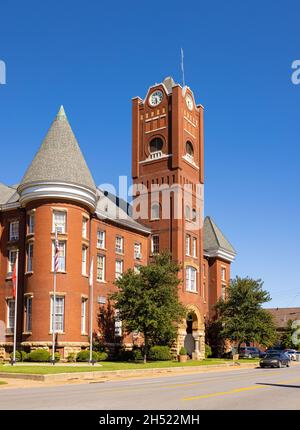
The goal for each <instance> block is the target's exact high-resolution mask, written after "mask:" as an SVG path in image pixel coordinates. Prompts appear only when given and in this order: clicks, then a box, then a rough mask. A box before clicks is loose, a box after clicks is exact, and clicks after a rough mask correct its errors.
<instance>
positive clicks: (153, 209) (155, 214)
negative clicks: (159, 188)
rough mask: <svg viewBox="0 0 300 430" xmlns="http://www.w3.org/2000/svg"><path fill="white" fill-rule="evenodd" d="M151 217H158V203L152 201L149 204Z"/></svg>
mask: <svg viewBox="0 0 300 430" xmlns="http://www.w3.org/2000/svg"><path fill="white" fill-rule="evenodd" d="M151 219H152V220H154V219H159V203H153V204H152V206H151Z"/></svg>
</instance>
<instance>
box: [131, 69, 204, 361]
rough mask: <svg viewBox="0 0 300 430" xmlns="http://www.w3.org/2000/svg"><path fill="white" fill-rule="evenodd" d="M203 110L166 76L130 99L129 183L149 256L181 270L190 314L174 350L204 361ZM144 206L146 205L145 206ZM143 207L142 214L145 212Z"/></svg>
mask: <svg viewBox="0 0 300 430" xmlns="http://www.w3.org/2000/svg"><path fill="white" fill-rule="evenodd" d="M203 145H204V142H203V107H202V106H201V105H200V104H197V103H196V101H195V98H194V95H193V92H192V91H191V89H190V88H189V87H188V86H184V87H182V86H181V85H179V84H176V83H175V82H174V80H173V79H172V78H171V77H168V78H166V79H164V81H163V82H162V83H159V84H155V85H153V86H152V87H150V88H149V89H148V92H147V94H146V97H145V98H144V99H141V98H140V97H135V98H134V99H133V100H132V178H133V183H134V185H135V186H136V190H137V189H139V190H140V192H139V193H137V194H136V195H137V197H136V198H135V199H134V209H135V210H136V211H138V210H140V211H141V208H140V206H141V205H142V206H143V209H144V211H143V213H142V211H141V212H140V217H139V221H140V222H141V223H143V224H145V225H146V226H147V227H150V228H151V230H152V239H151V240H152V243H151V250H152V253H157V252H161V251H163V250H169V251H170V252H171V253H172V257H173V259H174V260H175V261H177V262H178V263H179V264H180V265H181V267H182V271H181V275H180V276H181V279H182V282H181V284H180V286H179V296H180V300H181V301H182V302H183V303H184V304H185V305H186V306H187V307H188V308H189V309H190V313H189V315H188V319H187V321H185V322H184V323H183V325H182V327H180V329H179V333H178V342H177V348H178V349H180V347H181V346H183V345H184V346H185V347H186V348H187V349H188V352H189V353H191V354H192V355H193V357H194V358H202V357H203V356H204V318H205V315H206V313H207V309H208V307H207V301H208V292H207V291H206V287H205V283H204V273H203V267H204V265H203V184H204V156H203V155H204V148H203ZM145 203H147V204H145ZM145 207H146V210H145Z"/></svg>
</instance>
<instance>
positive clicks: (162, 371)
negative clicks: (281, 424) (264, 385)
mask: <svg viewBox="0 0 300 430" xmlns="http://www.w3.org/2000/svg"><path fill="white" fill-rule="evenodd" d="M255 367H257V363H252V364H251V363H239V364H238V365H235V364H234V363H225V364H216V365H208V366H185V367H164V368H152V369H132V370H106V371H105V370H104V371H101V370H99V371H94V372H73V373H56V374H47V375H36V374H35V375H34V374H30V373H5V372H0V378H5V379H9V378H12V379H24V380H31V381H44V382H64V381H65V382H71V381H77V382H78V381H91V380H92V381H101V380H102V381H104V380H106V381H107V380H109V379H114V378H118V377H121V378H124V377H125V378H126V377H127V378H128V377H129V378H130V377H147V376H154V375H166V374H175V373H179V374H182V373H198V372H206V371H208V370H214V369H224V368H225V369H235V370H237V369H241V368H244V369H245V368H246V369H247V368H248V369H254V368H255Z"/></svg>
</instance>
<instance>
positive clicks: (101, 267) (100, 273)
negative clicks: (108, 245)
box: [97, 255, 105, 282]
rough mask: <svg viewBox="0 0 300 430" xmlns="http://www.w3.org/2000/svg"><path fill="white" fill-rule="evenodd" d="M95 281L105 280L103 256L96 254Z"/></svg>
mask: <svg viewBox="0 0 300 430" xmlns="http://www.w3.org/2000/svg"><path fill="white" fill-rule="evenodd" d="M97 281H99V282H104V281H105V256H104V255H97Z"/></svg>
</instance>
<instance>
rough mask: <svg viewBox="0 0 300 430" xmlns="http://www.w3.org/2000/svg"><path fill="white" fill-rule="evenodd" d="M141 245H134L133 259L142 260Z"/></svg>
mask: <svg viewBox="0 0 300 430" xmlns="http://www.w3.org/2000/svg"><path fill="white" fill-rule="evenodd" d="M141 249H142V245H141V244H140V243H138V242H136V243H135V244H134V258H135V259H136V260H140V259H141V258H142V254H141Z"/></svg>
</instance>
